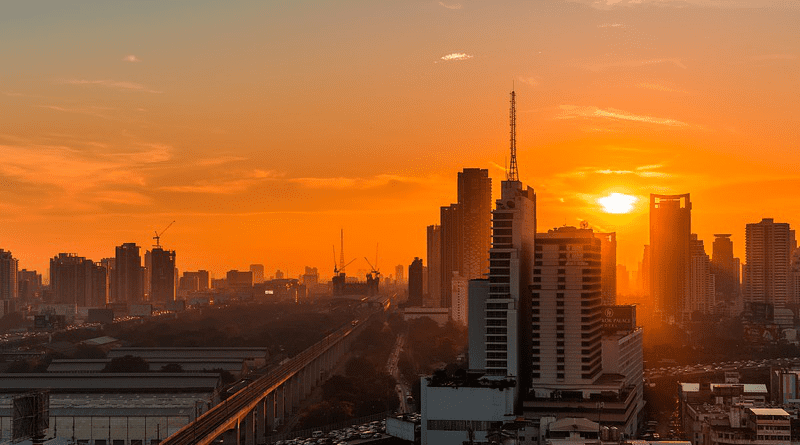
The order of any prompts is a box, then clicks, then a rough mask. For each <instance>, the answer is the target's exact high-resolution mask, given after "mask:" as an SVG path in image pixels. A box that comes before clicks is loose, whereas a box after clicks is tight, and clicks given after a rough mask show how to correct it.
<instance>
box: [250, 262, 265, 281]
mask: <svg viewBox="0 0 800 445" xmlns="http://www.w3.org/2000/svg"><path fill="white" fill-rule="evenodd" d="M250 272H253V283H255V284H260V283H263V282H264V265H263V264H251V265H250Z"/></svg>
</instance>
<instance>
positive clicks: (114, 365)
mask: <svg viewBox="0 0 800 445" xmlns="http://www.w3.org/2000/svg"><path fill="white" fill-rule="evenodd" d="M149 371H150V364H149V363H147V361H146V360H145V359H143V358H141V357H134V356H132V355H126V356H124V357H117V358H113V359H111V361H110V362H108V364H107V365H106V367H105V368H103V372H149Z"/></svg>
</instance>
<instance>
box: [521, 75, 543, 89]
mask: <svg viewBox="0 0 800 445" xmlns="http://www.w3.org/2000/svg"><path fill="white" fill-rule="evenodd" d="M517 80H519V81H520V82H521V83H524V84H526V85H530V86H532V87H538V86H539V79H537V78H536V77H533V76H528V77H517Z"/></svg>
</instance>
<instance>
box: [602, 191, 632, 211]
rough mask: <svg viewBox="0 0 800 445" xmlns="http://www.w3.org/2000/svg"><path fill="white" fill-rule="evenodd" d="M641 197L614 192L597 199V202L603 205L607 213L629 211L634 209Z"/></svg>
mask: <svg viewBox="0 0 800 445" xmlns="http://www.w3.org/2000/svg"><path fill="white" fill-rule="evenodd" d="M638 200H639V198H637V197H635V196H631V195H625V194H623V193H612V194H610V195H608V196H604V197H602V198H598V199H597V203H598V204H600V205H601V206H603V211H604V212H606V213H629V212H630V211H631V210H633V205H634V204H636V201H638Z"/></svg>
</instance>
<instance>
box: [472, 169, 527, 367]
mask: <svg viewBox="0 0 800 445" xmlns="http://www.w3.org/2000/svg"><path fill="white" fill-rule="evenodd" d="M500 194H501V196H500V199H498V200H497V202H496V203H495V210H494V211H493V212H492V248H491V249H490V250H489V296H488V298H487V300H486V307H485V314H486V367H485V370H486V374H487V375H490V376H500V377H506V376H514V377H520V376H521V375H524V373H525V372H526V370H527V366H526V364H527V362H528V360H527V359H528V357H529V355H530V354H528V353H526V352H525V351H529V350H530V328H529V327H527V326H525V323H522V324H520V323H519V320H528V319H529V318H528V316H529V315H530V291H529V288H528V286H529V285H530V284H531V271H532V270H533V268H532V265H533V248H534V242H535V238H536V194H535V193H534V191H533V189H532V188H531V187H524V186H523V185H522V183H521V182H520V181H503V182H502V183H501V186H500ZM474 309H475V310H479V308H474Z"/></svg>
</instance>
